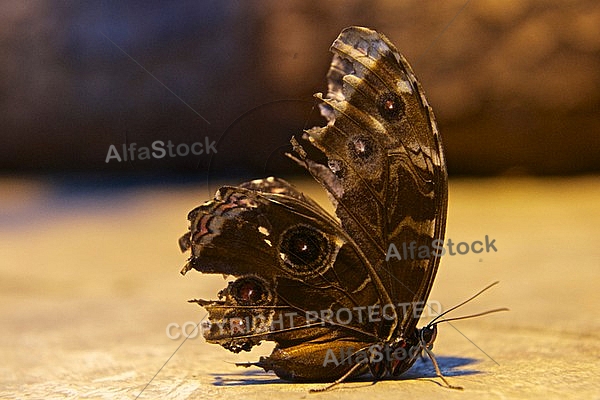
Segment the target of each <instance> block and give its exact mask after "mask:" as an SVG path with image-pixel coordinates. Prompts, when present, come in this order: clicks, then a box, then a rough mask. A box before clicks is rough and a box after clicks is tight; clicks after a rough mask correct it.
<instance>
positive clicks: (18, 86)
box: [0, 0, 600, 175]
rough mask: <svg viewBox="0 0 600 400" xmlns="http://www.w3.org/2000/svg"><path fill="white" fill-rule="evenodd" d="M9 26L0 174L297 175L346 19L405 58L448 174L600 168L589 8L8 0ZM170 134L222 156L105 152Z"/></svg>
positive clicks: (3, 7)
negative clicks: (292, 169) (291, 158)
mask: <svg viewBox="0 0 600 400" xmlns="http://www.w3.org/2000/svg"><path fill="white" fill-rule="evenodd" d="M465 4H466V6H465V8H464V9H463V10H462V12H460V11H461V8H462V7H463V6H464V5H465ZM457 14H458V15H457ZM455 17H456V18H455ZM0 20H1V21H2V22H1V23H0V27H1V28H0V38H1V39H2V40H1V41H0V49H1V51H2V59H1V61H0V93H1V97H0V98H1V103H0V127H1V128H0V129H2V145H1V146H0V168H2V169H4V170H5V171H11V170H12V171H32V172H35V171H49V170H52V171H65V170H71V171H73V170H74V171H85V170H88V171H89V170H93V171H105V170H113V171H114V170H127V171H128V172H131V171H132V170H134V171H136V170H139V171H159V172H160V171H163V172H164V171H173V170H175V171H195V170H202V171H207V170H208V169H209V168H210V171H214V172H215V173H218V174H237V172H238V170H244V171H245V172H249V173H252V174H256V175H260V174H261V173H262V172H265V171H267V172H268V173H275V172H277V171H280V169H281V168H285V166H287V165H290V166H292V163H291V162H288V161H287V160H285V159H284V157H283V156H282V154H283V152H284V151H285V150H289V146H288V140H289V137H290V136H291V135H292V134H294V133H299V132H301V130H302V129H304V128H309V127H311V126H313V125H315V124H322V123H323V122H322V121H321V120H320V117H319V116H318V112H317V111H316V109H314V102H313V101H312V94H313V93H314V92H318V91H320V92H323V91H326V81H325V73H326V72H327V69H328V67H329V62H330V58H331V55H330V53H329V52H328V48H329V45H330V44H331V42H332V41H333V40H334V39H335V38H336V36H337V34H338V33H339V31H340V30H341V29H342V28H344V27H345V26H348V25H364V26H369V27H372V28H374V29H377V30H379V31H381V32H383V33H384V34H385V35H387V36H388V37H389V38H390V39H391V40H392V42H394V43H395V44H396V45H397V46H398V48H399V50H400V51H401V52H402V53H403V54H404V55H405V57H406V58H407V59H408V60H409V62H410V63H411V64H412V66H413V69H414V70H415V72H416V74H417V76H419V78H420V80H421V82H422V84H423V86H424V88H425V91H426V93H427V96H428V98H429V100H430V102H431V104H432V105H433V107H434V111H435V112H436V115H437V118H438V123H439V126H440V129H441V131H442V135H443V138H444V141H445V144H446V149H447V158H448V166H449V170H450V173H451V174H472V175H485V174H501V173H532V174H569V173H583V172H597V171H599V170H600V157H599V152H600V135H599V133H600V132H599V131H600V130H599V129H598V128H599V126H600V106H599V105H600V104H599V103H600V85H599V82H600V79H599V78H600V68H599V66H600V3H598V2H597V1H595V0H575V1H571V2H568V3H566V2H555V3H551V2H548V1H543V0H538V1H534V0H529V1H526V0H525V1H516V0H510V1H509V0H488V1H473V2H469V3H466V2H465V1H463V0H460V1H444V2H439V1H434V0H427V1H422V0H410V1H392V0H388V1H371V0H369V1H366V0H365V1H329V2H317V1H300V0H294V1H286V2H280V1H275V0H270V1H264V0H263V1H243V2H233V1H172V2H159V1H146V2H134V1H103V2H93V3H85V2H58V1H49V2H34V3H30V2H21V1H16V0H11V1H4V2H2V3H1V4H0ZM117 46H118V47H117ZM207 121H208V122H209V123H207ZM168 140H170V141H171V142H172V143H173V144H174V146H177V145H179V144H182V143H184V144H187V145H188V146H189V145H191V144H193V143H195V142H200V143H204V144H205V145H208V144H209V142H211V141H214V143H215V145H216V148H217V149H218V153H217V154H212V155H211V156H209V155H206V154H203V155H199V156H190V155H188V156H175V157H163V158H161V159H155V158H151V159H149V160H139V159H136V160H134V161H131V160H129V161H124V160H122V161H121V162H118V161H117V160H116V159H114V158H113V159H111V160H110V161H109V162H108V163H107V162H106V159H107V155H108V154H109V153H108V152H109V148H110V146H111V145H115V148H116V149H118V150H119V151H121V149H122V146H123V144H130V143H136V146H137V148H140V147H148V148H151V146H152V144H153V143H155V142H156V141H162V142H163V143H165V145H166V143H167V141H168ZM183 150H184V148H182V152H183ZM121 157H123V155H122V154H121ZM211 157H212V158H211ZM209 163H210V165H209Z"/></svg>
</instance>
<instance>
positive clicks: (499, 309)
mask: <svg viewBox="0 0 600 400" xmlns="http://www.w3.org/2000/svg"><path fill="white" fill-rule="evenodd" d="M498 283H500V282H499V281H496V282H494V283H492V284H490V285H488V286H486V287H485V288H483V289H481V290H480V291H479V292H477V293H476V294H474V295H473V296H471V297H469V298H468V299H466V300H465V301H463V302H462V303H459V304H457V305H455V306H454V307H451V308H449V309H448V310H446V311H444V312H443V313H441V314H440V315H438V316H437V317H435V318H434V319H433V320H431V322H429V324H427V326H428V327H430V326H433V325H435V324H438V323H440V322H448V321H456V320H459V319H467V318H474V317H479V316H482V315H487V314H491V313H495V312H499V311H508V308H506V307H503V308H496V309H494V310H489V311H484V312H481V313H478V314H472V315H465V316H462V317H456V318H450V319H444V320H443V321H439V322H436V321H437V320H439V319H440V318H442V317H443V316H444V315H446V314H448V313H449V312H451V311H454V310H456V309H457V308H458V307H462V306H464V305H465V304H467V303H468V302H470V301H471V300H473V299H475V298H476V297H478V296H479V295H480V294H482V293H483V292H485V291H486V290H488V289H490V288H491V287H492V286H496V285H497V284H498Z"/></svg>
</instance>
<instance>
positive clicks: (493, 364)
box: [0, 0, 600, 399]
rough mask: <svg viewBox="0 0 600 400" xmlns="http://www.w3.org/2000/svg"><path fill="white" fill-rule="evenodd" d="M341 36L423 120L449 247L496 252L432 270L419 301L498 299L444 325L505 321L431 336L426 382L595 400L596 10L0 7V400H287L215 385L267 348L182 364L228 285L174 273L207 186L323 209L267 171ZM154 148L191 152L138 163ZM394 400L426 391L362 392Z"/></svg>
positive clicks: (414, 385)
mask: <svg viewBox="0 0 600 400" xmlns="http://www.w3.org/2000/svg"><path fill="white" fill-rule="evenodd" d="M350 25H363V26H367V27H371V28H374V29H377V30H378V31H380V32H382V33H384V34H385V35H386V36H387V37H388V38H389V39H390V40H391V41H392V42H393V43H394V44H395V45H396V46H397V48H398V49H399V51H400V52H401V53H402V54H403V55H404V56H405V57H406V58H407V59H408V61H409V62H410V63H411V65H412V67H413V69H414V71H415V73H416V74H417V76H418V78H419V79H420V81H421V83H422V85H423V87H424V89H425V92H426V94H427V97H428V99H429V103H430V104H431V105H432V107H433V109H434V111H435V114H436V117H437V121H438V125H439V128H440V131H441V134H442V137H443V141H444V145H445V149H446V156H447V164H448V170H449V174H450V183H449V211H448V224H447V232H446V237H447V238H451V239H453V240H454V242H455V243H457V242H459V241H468V242H472V241H474V240H481V239H482V238H483V237H485V236H486V235H489V237H490V238H492V239H494V240H496V245H497V248H498V251H497V252H493V253H492V252H490V253H485V254H481V255H479V254H468V255H465V256H461V257H444V259H443V260H442V263H441V265H440V269H439V271H438V274H437V277H436V280H435V283H434V286H433V289H432V292H431V296H430V299H432V300H436V301H439V302H440V303H441V304H442V305H443V308H444V309H447V308H449V307H450V306H452V305H455V304H458V303H460V302H462V301H463V300H465V299H466V298H468V296H470V295H471V294H473V293H475V292H477V291H478V290H479V289H481V288H483V287H485V286H487V285H488V284H489V283H491V282H494V281H497V280H499V281H501V284H500V285H498V287H497V288H494V290H490V291H489V292H487V293H485V295H482V296H480V297H479V298H478V299H477V300H476V301H474V302H472V303H470V304H469V305H467V306H466V307H465V308H462V309H461V310H460V312H457V314H455V315H456V316H460V315H468V314H474V313H478V312H481V311H482V310H490V309H494V308H498V307H508V308H510V309H511V311H510V312H509V313H502V314H499V315H490V316H485V317H482V318H476V319H473V320H467V321H460V322H459V321H457V325H456V328H455V329H458V327H459V326H460V329H461V331H460V332H461V333H460V334H459V333H458V332H453V331H454V329H450V328H448V327H447V326H446V325H444V327H443V328H441V327H440V334H439V335H438V339H437V341H436V352H437V354H438V357H439V356H440V355H441V357H440V358H438V360H439V361H440V367H441V368H442V370H443V371H444V374H447V372H449V373H448V374H447V376H452V375H467V376H452V378H457V379H453V380H452V381H451V383H452V384H459V385H461V386H465V389H466V390H465V392H464V393H462V392H461V397H462V398H469V397H468V396H469V394H471V398H477V399H480V398H482V395H484V396H485V394H487V396H488V397H489V398H497V397H498V393H501V394H503V395H504V397H506V398H527V397H530V398H533V397H536V398H538V397H544V398H548V386H549V384H551V386H552V393H555V396H556V397H555V398H560V399H565V398H576V397H579V398H593V397H597V388H598V386H599V385H600V382H599V379H598V377H597V376H596V375H597V374H594V371H596V370H597V364H598V359H599V357H600V336H598V334H597V332H600V326H599V325H598V324H599V321H600V317H599V316H598V314H599V312H600V310H599V309H598V307H597V304H599V303H600V291H598V289H597V282H598V279H599V278H600V276H599V275H598V271H600V270H599V269H598V266H599V265H600V263H599V260H600V247H599V246H598V237H599V235H600V228H599V227H600V202H599V201H598V199H599V198H600V179H599V177H600V175H599V174H598V172H599V171H600V135H599V133H600V132H599V130H600V129H599V128H600V2H598V1H597V0H570V1H550V0H476V1H469V0H444V1H439V0H379V1H377V0H368V1H367V0H362V1H361V0H357V1H346V0H332V1H306V0H288V1H277V0H260V1H254V0H244V1H229V0H215V1H202V0H194V1H192V0H172V1H168V2H165V1H156V0H146V1H131V0H119V1H117V0H105V1H94V2H78V1H55V0H54V1H53V0H49V1H17V0H4V1H1V2H0V55H1V57H0V243H1V244H2V245H1V246H0V321H2V330H0V354H1V356H2V361H3V362H2V363H1V364H0V398H3V399H4V398H19V399H22V398H35V399H39V398H51V397H52V396H51V394H56V396H55V397H52V398H57V396H58V397H60V398H69V399H79V398H107V399H108V398H133V397H136V398H137V396H138V395H139V394H140V392H141V391H142V390H146V392H145V394H144V395H145V396H146V397H145V398H161V399H192V398H193V399H204V398H215V397H220V398H223V397H224V396H234V397H240V398H250V399H252V398H256V399H259V398H260V399H262V398H264V397H265V393H267V396H268V395H270V394H271V393H275V396H274V397H275V398H278V397H281V395H280V394H279V393H280V392H281V393H285V396H286V398H289V399H294V398H298V399H300V398H305V397H306V391H307V390H308V388H307V386H302V385H284V384H281V381H279V380H277V379H276V378H275V377H274V375H268V374H262V373H261V372H259V371H258V370H257V371H256V373H253V372H252V371H249V370H248V371H246V370H243V371H240V369H239V368H236V367H235V365H234V364H233V362H235V361H253V360H256V359H257V358H258V356H260V355H268V354H269V352H270V350H269V348H272V346H273V343H265V344H263V345H261V346H260V347H259V348H258V349H257V350H256V353H253V354H251V355H248V354H246V353H243V354H239V355H237V356H234V355H233V354H231V353H229V352H227V351H226V350H224V349H222V348H221V347H219V346H214V345H209V344H205V343H203V341H202V340H201V339H198V340H196V341H195V342H194V341H192V340H191V341H190V342H188V343H186V345H185V346H182V347H181V349H179V347H178V346H180V345H181V344H183V343H182V342H177V341H174V340H171V339H169V338H168V337H167V335H166V333H165V328H166V327H168V326H170V324H172V323H178V324H180V325H183V324H184V323H186V322H187V321H195V322H199V321H200V320H201V319H202V318H203V317H204V316H205V315H206V312H205V311H204V310H203V309H202V308H200V307H197V306H195V305H193V304H187V303H186V300H187V299H190V298H206V299H209V298H215V297H216V296H217V293H218V292H219V291H220V290H221V289H223V287H224V285H225V283H224V281H223V279H222V277H221V276H209V275H200V274H197V273H192V272H190V273H189V274H188V275H187V276H185V277H182V276H181V275H180V274H179V273H178V272H179V270H180V269H181V267H182V266H183V265H184V264H185V262H186V259H187V257H188V256H189V255H188V254H182V253H181V252H180V251H179V248H178V245H177V239H179V237H180V236H181V235H182V234H183V233H184V232H185V231H186V230H187V228H188V221H187V220H186V215H187V213H188V212H189V210H191V209H192V208H194V207H195V206H197V205H199V204H201V203H202V202H204V201H205V200H208V199H209V198H212V196H213V193H214V191H215V189H216V188H217V187H218V185H220V184H222V183H227V184H237V183H239V182H243V181H245V180H247V179H254V178H260V177H265V176H269V175H276V176H280V177H284V178H287V179H290V180H291V181H292V182H293V183H294V184H296V185H298V186H299V188H300V189H301V190H303V191H304V192H305V193H307V194H308V195H309V196H312V197H313V198H315V199H316V200H317V201H319V202H320V203H321V204H322V205H324V206H326V205H327V197H326V196H325V195H324V193H323V191H322V190H320V188H318V187H317V185H316V184H315V183H314V182H312V184H311V183H309V181H310V178H309V177H308V174H307V173H306V172H305V171H303V170H302V169H300V168H299V167H297V166H296V165H295V164H294V162H292V161H291V160H289V159H287V158H286V157H285V156H284V153H285V152H286V151H289V150H291V146H290V144H289V140H290V137H291V136H292V135H298V134H299V133H301V132H302V130H303V129H307V128H310V127H312V126H315V125H323V124H324V120H323V119H322V118H321V117H320V115H319V112H318V109H317V108H316V103H315V101H314V99H313V94H314V93H315V92H324V91H326V89H327V83H326V77H325V75H326V73H327V71H328V68H329V64H330V61H331V57H332V54H331V53H330V52H329V50H328V49H329V46H330V45H331V43H332V42H333V40H334V39H335V38H336V37H337V35H338V34H339V32H340V31H341V30H342V29H343V28H345V27H347V26H350ZM169 142H170V144H171V146H172V149H170V150H171V151H172V152H175V154H176V152H177V148H178V147H179V146H182V147H181V148H180V153H185V150H186V148H192V149H195V150H196V152H198V150H199V149H200V145H199V144H202V150H205V151H204V152H203V153H202V154H199V155H193V154H192V155H190V154H188V155H185V156H184V155H177V156H174V157H170V156H169V155H168V154H166V153H165V154H164V157H162V158H159V159H154V158H149V159H140V158H141V156H142V154H143V153H142V152H141V151H140V150H139V149H141V148H148V149H149V151H152V150H154V149H152V145H153V144H157V143H162V145H159V146H160V148H161V150H163V151H165V152H168V151H169V148H168V147H167V146H168V145H169ZM134 143H135V149H136V150H135V151H132V153H133V154H135V155H136V159H135V160H131V157H128V158H127V159H125V154H124V152H123V146H125V148H126V149H129V148H130V147H129V146H133V144H134ZM195 143H198V145H196V147H192V145H193V144H195ZM131 148H132V149H133V147H131ZM206 151H208V152H209V154H206ZM126 152H127V153H129V151H128V150H127V151H126ZM158 153H161V152H160V151H158ZM117 154H118V155H117ZM301 177H303V178H305V180H303V179H302V178H301ZM224 251H227V249H225V250H224ZM231 251H235V248H234V247H233V246H232V248H231ZM469 307H471V308H469ZM594 315H596V317H594ZM459 324H460V325H459ZM442 331H443V332H442ZM465 337H467V338H468V339H469V340H466V339H465ZM473 344H476V346H477V347H476V346H474V345H473ZM269 346H270V347H269ZM480 349H481V351H483V353H482V352H481V351H480ZM483 349H485V350H483ZM557 349H569V351H566V352H565V351H557ZM178 350H179V351H178ZM175 353H177V354H175ZM488 355H489V357H490V358H488ZM171 356H172V358H171ZM234 357H238V358H234ZM457 360H458V364H456V362H457ZM492 360H493V361H492ZM496 360H497V361H496ZM166 361H168V363H166V364H165V362H166ZM465 364H466V365H465ZM460 365H462V367H460ZM163 367H164V368H163ZM423 368H428V369H426V370H423ZM423 371H425V372H423ZM479 371H481V372H482V373H479ZM532 376H536V377H537V376H543V377H544V379H541V380H540V379H531V377H532ZM153 377H155V378H156V379H154V378H153ZM412 377H413V378H420V377H430V378H431V377H435V370H434V369H433V367H431V366H430V365H429V364H427V366H426V367H422V368H421V370H420V372H419V371H417V372H416V373H413V375H412ZM259 381H260V382H262V383H261V384H255V383H257V382H259ZM426 381H427V379H426ZM231 382H233V383H231ZM236 382H237V383H236ZM239 382H241V383H239ZM549 382H550V383H549ZM594 382H596V383H595V384H594ZM149 383H150V384H149ZM245 383H252V384H249V385H246V384H245ZM388 384H389V385H388ZM398 384H401V389H402V393H407V394H408V395H409V397H411V398H432V397H439V396H440V394H445V393H446V392H444V393H442V392H440V391H439V390H445V389H443V388H440V387H438V385H435V384H433V383H432V382H424V381H423V380H420V379H406V380H403V382H379V383H378V384H377V385H376V386H371V385H367V386H365V385H363V386H364V387H363V389H364V390H369V393H370V394H372V393H371V392H372V391H373V390H375V391H379V392H380V393H379V397H380V398H390V397H392V396H397V393H398V388H399V387H400V386H398ZM146 388H147V389H146ZM536 393H537V395H536ZM432 394H433V396H432ZM528 394H529V395H528ZM322 396H326V397H327V398H339V396H340V392H336V391H333V392H330V393H329V394H328V393H323V394H322ZM328 396H329V397H328ZM344 396H350V397H348V398H364V397H365V396H364V392H363V391H361V390H357V391H345V392H344ZM352 396H353V397H352ZM375 396H376V397H377V395H375ZM464 396H467V397H464ZM494 396H495V397H494ZM484 398H485V397H484Z"/></svg>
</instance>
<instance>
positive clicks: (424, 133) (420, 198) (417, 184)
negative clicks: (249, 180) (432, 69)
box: [296, 27, 447, 339]
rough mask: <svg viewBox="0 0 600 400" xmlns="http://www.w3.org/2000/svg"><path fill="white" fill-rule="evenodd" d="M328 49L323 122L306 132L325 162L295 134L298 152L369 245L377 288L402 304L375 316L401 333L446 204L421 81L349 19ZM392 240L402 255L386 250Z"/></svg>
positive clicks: (431, 266)
mask: <svg viewBox="0 0 600 400" xmlns="http://www.w3.org/2000/svg"><path fill="white" fill-rule="evenodd" d="M331 50H332V52H333V53H334V57H333V61H332V63H331V67H330V69H329V72H328V82H329V86H328V93H327V95H326V96H323V95H321V94H317V95H316V97H317V98H319V99H320V100H321V101H322V104H321V113H322V115H323V116H324V117H325V118H326V119H327V121H328V123H327V126H326V127H324V128H313V129H311V130H309V131H307V132H306V133H307V135H306V136H307V137H308V139H309V140H310V142H311V143H312V144H313V145H314V146H316V147H317V148H319V149H320V150H321V151H322V152H323V153H325V155H326V156H327V159H328V167H329V169H326V168H324V167H323V166H322V165H320V164H317V163H316V162H314V161H311V160H308V159H306V156H305V153H304V150H303V149H302V148H301V147H300V146H299V145H298V144H296V149H297V153H298V154H299V156H300V158H301V159H302V161H303V163H304V165H305V166H306V167H307V169H308V170H309V171H311V173H312V174H313V176H315V178H316V179H317V180H318V181H319V182H321V183H322V184H323V186H325V187H326V188H327V190H328V192H329V193H330V195H331V197H332V198H333V201H334V203H335V204H336V214H337V216H338V217H339V218H340V220H341V223H342V226H343V228H344V230H345V231H346V232H347V233H348V235H349V236H350V237H352V238H354V240H355V243H356V246H357V247H358V248H360V249H362V251H363V252H364V253H365V254H366V255H368V260H369V263H370V268H372V269H373V270H374V271H375V273H376V276H377V277H378V278H379V280H380V281H381V285H377V289H378V290H380V291H384V293H383V294H380V298H382V299H384V301H391V302H392V303H394V304H396V303H403V304H408V307H405V308H403V310H404V312H403V313H402V314H401V315H398V319H397V320H396V321H394V323H387V324H383V325H382V326H381V332H380V334H381V336H383V337H385V338H387V339H390V338H391V337H394V336H400V337H406V336H405V335H406V334H410V333H411V332H412V331H413V330H414V329H415V326H416V323H417V321H418V319H419V317H420V313H421V310H422V307H419V304H422V303H423V302H425V301H426V300H427V297H428V295H429V291H430V289H431V286H432V284H433V279H434V277H435V274H436V271H437V267H438V264H439V261H440V257H439V256H440V255H441V254H439V252H437V251H435V250H436V249H435V248H433V246H432V245H433V244H439V243H442V242H443V238H444V230H445V221H446V210H447V172H446V167H445V160H444V154H443V149H442V143H441V138H440V135H439V132H438V129H437V125H436V122H435V117H434V115H433V111H432V109H431V107H430V106H429V104H428V102H427V100H426V98H425V95H424V92H423V89H422V87H421V85H420V84H419V82H418V80H417V79H416V77H415V75H414V73H413V71H412V69H411V67H410V66H409V64H408V62H407V61H406V60H405V59H404V58H403V57H402V56H401V55H400V54H399V53H398V51H397V50H396V48H395V47H394V45H393V44H392V43H391V42H390V41H389V40H388V39H387V38H386V37H385V36H383V35H381V34H379V33H377V32H375V31H372V30H370V29H367V28H361V27H350V28H347V29H345V30H344V31H342V33H341V34H340V35H339V37H338V38H337V39H336V41H335V42H334V43H333V45H332V47H331ZM436 240H437V241H439V242H434V241H436ZM411 243H414V245H411ZM392 244H393V245H394V246H395V248H396V249H400V250H399V253H400V252H401V254H400V256H401V258H402V259H401V260H399V259H398V257H389V256H388V252H389V250H390V248H391V245H392ZM405 246H406V248H407V249H411V248H412V249H413V250H412V253H413V254H412V256H411V254H409V253H408V252H406V254H405V252H404V251H403V250H404V248H405ZM419 249H421V251H420V253H421V254H419V251H418V250H419Z"/></svg>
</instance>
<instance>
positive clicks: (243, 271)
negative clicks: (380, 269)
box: [180, 178, 378, 380]
mask: <svg viewBox="0 0 600 400" xmlns="http://www.w3.org/2000/svg"><path fill="white" fill-rule="evenodd" d="M188 219H189V221H190V230H189V232H188V233H186V234H185V235H184V236H183V237H182V238H181V239H180V246H181V249H182V251H186V250H191V257H190V259H189V261H188V263H187V265H186V266H185V267H184V268H183V270H182V273H183V274H185V273H186V272H187V271H189V270H190V269H196V270H198V271H200V272H203V273H220V274H226V275H233V276H234V277H235V278H237V279H235V281H233V282H230V283H229V284H228V286H227V287H226V288H225V289H223V290H222V291H221V292H220V293H219V300H201V299H197V300H193V302H196V303H198V304H200V305H201V306H203V307H205V308H206V309H207V310H208V312H209V321H208V323H207V324H206V325H205V326H203V330H204V332H203V333H204V336H205V338H206V339H207V341H209V342H213V343H218V344H221V345H222V346H223V347H225V348H227V349H229V350H231V351H233V352H239V351H242V350H246V351H248V350H250V349H251V348H252V347H253V346H255V345H257V344H259V343H260V342H261V341H263V340H272V341H275V342H277V344H278V347H277V349H276V350H275V352H274V353H273V355H271V357H269V358H268V359H265V360H264V361H263V364H260V366H262V367H264V368H266V369H269V370H275V371H276V372H277V373H278V375H280V376H282V377H284V378H288V379H294V380H302V379H304V380H331V379H335V378H337V377H339V376H341V375H343V374H344V373H345V372H346V371H347V370H348V369H349V368H350V367H351V366H352V365H351V364H350V363H345V364H339V365H338V364H336V363H332V365H327V363H325V365H323V364H324V360H325V359H326V354H327V351H328V350H329V349H331V347H332V345H331V344H329V343H334V345H333V346H340V347H343V351H346V352H347V351H348V348H354V349H357V350H358V349H359V348H361V347H364V346H365V344H368V343H371V342H373V341H374V340H375V339H376V338H377V326H378V323H377V321H369V320H368V319H367V318H366V317H365V316H364V310H361V309H357V306H360V305H363V304H375V303H377V302H378V292H377V291H376V290H375V288H374V287H373V286H372V285H368V284H367V283H368V282H369V276H368V271H367V270H366V269H365V268H361V265H363V263H362V261H361V260H360V254H358V253H357V251H356V250H355V249H354V247H353V246H352V245H349V244H348V243H347V237H346V235H345V233H344V232H343V230H342V229H341V226H340V224H339V222H338V221H337V220H336V219H334V218H333V217H331V216H330V215H328V214H327V212H325V210H323V209H322V208H321V207H320V206H319V205H318V204H317V203H316V202H314V201H313V200H311V199H309V198H308V197H306V196H304V195H303V194H302V193H301V192H299V191H297V190H296V189H295V188H293V187H292V186H291V185H289V184H288V183H287V182H285V181H283V180H281V179H276V178H267V179H264V180H256V181H252V182H248V183H246V184H243V185H241V186H239V187H222V188H220V189H219V190H218V191H217V194H216V196H215V198H214V200H212V201H209V202H206V203H205V204H203V205H201V206H199V207H197V208H196V209H194V210H192V211H191V212H190V213H189V215H188ZM359 312H361V315H358V313H359ZM257 365H258V364H257Z"/></svg>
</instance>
